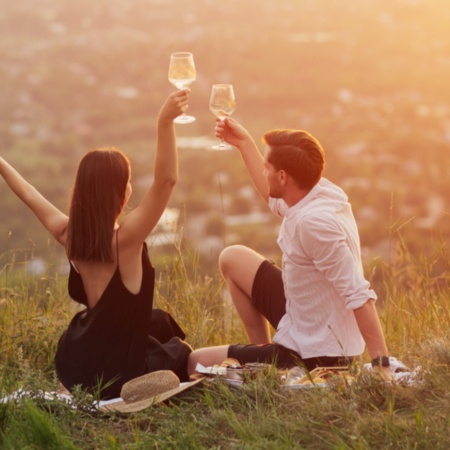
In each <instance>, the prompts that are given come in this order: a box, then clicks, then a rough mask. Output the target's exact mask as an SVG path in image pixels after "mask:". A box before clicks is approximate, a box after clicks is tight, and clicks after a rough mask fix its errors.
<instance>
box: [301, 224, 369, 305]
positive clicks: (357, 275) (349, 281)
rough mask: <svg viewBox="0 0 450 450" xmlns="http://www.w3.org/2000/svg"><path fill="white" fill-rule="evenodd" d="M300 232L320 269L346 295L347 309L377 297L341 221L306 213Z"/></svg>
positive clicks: (307, 251)
mask: <svg viewBox="0 0 450 450" xmlns="http://www.w3.org/2000/svg"><path fill="white" fill-rule="evenodd" d="M298 236H299V238H300V242H301V245H302V247H303V249H304V251H305V253H306V254H307V255H308V256H309V257H310V258H311V260H312V261H313V263H314V265H315V266H316V268H317V270H318V271H319V272H320V273H322V274H323V276H324V278H325V279H326V280H327V281H328V282H329V283H330V284H331V285H332V286H333V287H334V289H335V290H336V291H337V293H338V294H339V296H340V297H341V298H342V299H344V301H345V307H346V309H350V310H354V309H357V308H360V307H361V306H363V305H364V304H365V303H366V302H367V301H368V300H369V299H373V300H376V299H377V295H376V293H375V291H374V290H373V289H371V288H370V283H369V282H368V281H367V280H366V279H365V278H364V274H363V268H362V264H361V260H360V258H358V257H357V256H355V251H352V249H351V248H350V245H351V243H349V241H348V239H346V236H345V233H344V232H343V231H342V230H341V229H340V227H339V224H337V223H336V222H335V221H333V220H327V218H323V220H321V218H317V217H315V218H314V220H310V218H308V217H306V218H304V220H302V222H301V223H300V224H299V228H298ZM357 255H359V252H358V253H357Z"/></svg>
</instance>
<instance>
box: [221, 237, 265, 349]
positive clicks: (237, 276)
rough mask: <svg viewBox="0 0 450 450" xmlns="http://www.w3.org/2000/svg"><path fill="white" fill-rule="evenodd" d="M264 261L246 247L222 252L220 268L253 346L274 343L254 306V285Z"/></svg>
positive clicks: (261, 316) (228, 248)
mask: <svg viewBox="0 0 450 450" xmlns="http://www.w3.org/2000/svg"><path fill="white" fill-rule="evenodd" d="M264 259H265V258H264V257H263V256H261V255H260V254H259V253H256V252H255V251H253V250H252V249H250V248H248V247H244V246H243V245H233V246H231V247H227V248H226V249H224V250H223V251H222V253H221V254H220V257H219V267H220V270H221V272H222V275H223V277H224V279H225V282H226V283H227V286H228V289H229V291H230V294H231V297H232V299H233V302H234V305H235V307H236V310H237V312H238V313H239V315H240V317H241V320H242V323H243V324H244V327H245V330H246V332H247V336H248V338H249V341H250V343H251V344H268V343H270V342H271V338H270V330H269V323H268V321H267V320H266V318H265V317H264V316H263V315H262V314H261V313H260V312H259V310H258V309H257V308H256V307H255V306H254V305H253V303H252V299H251V295H252V288H253V281H254V280H255V275H256V272H257V271H258V269H259V266H260V265H261V263H262V262H263V261H264Z"/></svg>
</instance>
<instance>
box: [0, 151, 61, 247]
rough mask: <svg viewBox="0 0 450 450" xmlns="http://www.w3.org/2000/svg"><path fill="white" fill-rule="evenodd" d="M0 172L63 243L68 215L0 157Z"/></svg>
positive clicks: (12, 188) (53, 234)
mask: <svg viewBox="0 0 450 450" xmlns="http://www.w3.org/2000/svg"><path fill="white" fill-rule="evenodd" d="M0 174H1V176H2V178H3V179H4V180H5V181H6V184H7V185H8V186H9V187H10V188H11V190H12V191H13V192H14V193H15V194H16V195H17V197H19V198H20V200H22V202H23V203H25V205H27V206H28V207H29V208H30V209H31V210H32V211H33V212H34V214H35V215H36V217H37V218H38V219H39V220H40V221H41V223H42V225H44V227H45V228H46V229H47V230H48V232H49V233H50V234H51V235H52V236H53V237H54V238H55V239H56V240H57V241H58V242H60V243H61V244H62V245H64V243H65V237H66V233H65V232H66V229H67V223H68V220H69V219H68V217H67V215H66V214H64V213H63V212H61V211H60V210H59V209H58V208H56V206H54V205H53V204H52V203H50V202H49V201H48V200H47V199H46V198H45V197H44V196H43V195H42V194H41V193H40V192H39V191H38V190H37V189H36V188H35V187H34V186H32V185H31V184H30V183H29V182H28V181H26V180H25V178H23V177H22V175H20V173H19V172H17V170H16V169H14V167H12V166H11V165H10V164H8V163H7V162H6V161H5V160H4V159H3V158H1V157H0Z"/></svg>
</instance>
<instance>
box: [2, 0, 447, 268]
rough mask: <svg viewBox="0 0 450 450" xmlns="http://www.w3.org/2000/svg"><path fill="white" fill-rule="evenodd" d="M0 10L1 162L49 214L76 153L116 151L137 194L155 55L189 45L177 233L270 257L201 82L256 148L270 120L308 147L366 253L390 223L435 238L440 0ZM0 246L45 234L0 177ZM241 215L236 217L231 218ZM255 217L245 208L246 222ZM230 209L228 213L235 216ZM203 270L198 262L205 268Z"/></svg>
mask: <svg viewBox="0 0 450 450" xmlns="http://www.w3.org/2000/svg"><path fill="white" fill-rule="evenodd" d="M3 3H4V4H3V5H2V8H1V11H0V56H1V58H0V68H1V70H0V82H1V86H2V101H1V104H0V116H1V121H0V145H1V149H2V155H3V156H4V157H5V158H6V159H7V160H9V161H10V162H11V163H13V164H14V165H15V166H16V167H17V168H18V169H19V171H21V172H22V173H23V174H24V175H25V176H26V177H27V178H28V179H30V181H31V182H33V183H34V184H35V185H36V186H37V187H38V189H40V190H41V191H42V192H43V193H44V194H45V195H47V196H48V197H49V198H50V199H51V200H53V201H54V202H56V204H57V205H58V206H59V207H61V208H65V207H66V204H67V197H68V192H69V189H70V186H71V183H72V180H73V177H74V173H75V169H76V164H77V162H78V160H79V158H80V157H81V155H82V154H83V153H84V152H85V151H86V150H87V149H89V148H92V147H96V146H98V147H103V146H117V147H119V148H121V149H122V150H123V151H125V152H126V153H127V155H129V157H130V158H131V160H132V164H133V170H134V174H133V175H134V184H135V186H134V187H135V193H134V196H133V198H132V201H137V200H138V199H139V197H140V194H141V192H142V191H141V189H140V188H141V187H145V186H146V185H147V184H148V181H149V179H148V176H149V175H150V173H151V164H152V154H153V149H154V136H155V128H154V123H155V119H156V114H157V111H158V109H159V107H160V105H161V104H162V102H163V100H164V98H165V96H166V94H167V93H168V92H170V90H171V89H173V88H172V87H171V85H170V84H169V83H168V81H167V70H168V62H169V56H170V53H171V52H173V51H180V50H183V51H184V50H186V51H191V52H193V54H194V58H195V62H196V68H197V82H196V83H195V84H194V85H192V94H191V99H192V101H191V105H190V112H191V113H192V114H194V115H195V116H196V117H197V121H196V122H195V123H193V124H190V125H184V126H181V125H178V126H177V133H178V136H179V137H180V139H179V144H180V168H181V177H180V182H179V185H178V187H177V189H176V191H175V194H174V196H173V199H172V201H171V207H172V208H174V209H176V210H178V211H179V217H180V219H179V220H180V222H179V223H184V224H185V226H183V237H184V238H186V239H190V240H192V241H193V242H194V246H197V245H198V246H199V249H200V251H201V252H203V253H205V254H210V255H212V256H211V257H212V258H213V259H214V258H215V254H216V252H217V251H218V250H220V248H221V247H223V245H226V244H228V243H233V242H240V243H245V244H248V245H252V246H255V247H256V248H258V249H259V250H260V251H262V252H268V253H273V254H276V253H277V252H278V249H277V248H276V244H275V242H274V238H275V236H276V232H277V227H278V225H279V223H278V221H277V219H276V218H271V217H263V220H265V221H267V220H268V221H269V222H268V225H267V222H266V224H265V225H261V224H260V219H259V218H258V213H259V212H261V211H262V212H265V209H264V205H262V203H261V202H260V200H259V198H257V197H256V196H255V195H254V192H253V190H252V186H251V185H250V183H249V181H248V178H247V175H246V173H245V170H244V169H243V166H242V163H241V161H240V157H239V155H238V154H237V152H236V151H231V152H224V153H222V154H218V153H217V152H208V151H207V150H208V148H209V147H210V145H211V143H212V142H213V141H214V140H215V137H214V134H213V127H214V117H213V115H212V114H211V113H210V112H209V110H208V99H209V93H210V89H211V85H212V84H213V83H217V82H227V83H232V84H233V85H234V87H235V92H236V97H237V109H236V112H235V114H234V116H235V117H236V118H237V119H238V120H240V121H242V123H244V124H245V125H246V126H247V127H248V129H249V130H250V131H251V132H252V134H253V135H254V137H255V139H256V140H257V141H259V139H260V136H261V135H262V133H263V132H264V131H266V130H267V129H270V128H276V127H292V128H303V129H307V130H309V131H310V132H312V133H313V134H314V135H316V136H317V137H318V138H319V139H320V141H321V142H322V143H323V145H324V147H325V150H326V153H327V157H328V167H327V170H326V174H325V175H326V176H327V177H328V178H330V179H331V180H333V181H335V182H338V183H340V184H341V185H342V186H343V187H344V188H345V189H346V191H347V192H348V194H349V197H350V199H351V201H352V203H353V206H354V211H355V215H356V217H357V220H358V224H359V226H360V230H361V239H362V244H363V247H364V250H365V255H367V257H369V258H373V257H386V256H387V255H388V246H389V245H388V243H389V240H390V238H391V237H392V236H394V235H396V234H397V231H398V230H399V229H401V233H402V239H403V240H404V241H405V242H406V243H407V244H408V246H410V248H411V250H412V251H413V253H420V252H421V251H422V250H423V249H426V248H427V247H428V246H429V242H430V238H432V237H436V236H440V235H442V236H443V237H444V239H446V238H447V237H448V236H449V234H450V225H449V222H450V221H449V220H448V195H447V192H448V179H449V172H450V168H449V164H448V160H449V150H450V104H449V99H450V84H449V83H448V80H449V77H450V37H449V34H448V29H449V23H450V11H449V8H448V5H447V3H446V2H444V1H443V0H441V1H439V0H433V1H427V2H426V1H417V0H394V1H392V0H361V1H358V2H345V3H344V4H343V3H342V2H335V1H333V0H320V1H312V0H310V1H307V0H303V1H291V0H281V1H280V0H277V1H276V0H264V1H263V2H262V1H258V0H245V1H240V0H232V1H228V2H226V3H223V2H217V1H214V0H192V1H190V2H188V3H186V2H179V1H175V0H172V1H170V0H153V1H152V0H133V1H131V0H122V1H120V0H101V1H96V2H95V3H92V2H90V1H87V0H77V1H64V2H57V1H55V0H47V1H39V2H35V1H33V0H22V1H20V2H3ZM1 194H2V220H1V223H0V253H4V252H5V251H6V250H7V249H9V250H11V249H22V250H23V249H31V248H34V250H35V252H36V253H37V254H38V255H41V256H42V257H44V258H45V259H46V260H48V258H51V256H50V254H49V253H51V252H48V250H47V248H46V245H47V244H46V236H45V234H43V233H42V232H41V230H40V227H39V225H38V223H37V222H36V221H35V219H33V218H32V216H31V215H30V213H29V212H28V211H26V210H25V209H24V207H23V206H22V205H21V204H19V202H18V201H16V199H15V198H14V197H13V196H12V194H10V193H9V192H8V190H7V189H6V188H3V187H2V193H1ZM250 213H253V216H251V217H250V218H245V217H243V216H242V215H247V214H250ZM255 213H256V216H255ZM233 216H239V218H237V219H236V220H233ZM212 264H213V263H212Z"/></svg>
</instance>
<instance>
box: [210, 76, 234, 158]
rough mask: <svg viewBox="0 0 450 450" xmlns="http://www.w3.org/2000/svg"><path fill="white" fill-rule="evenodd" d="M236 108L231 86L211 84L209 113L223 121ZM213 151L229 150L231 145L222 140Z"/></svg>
mask: <svg viewBox="0 0 450 450" xmlns="http://www.w3.org/2000/svg"><path fill="white" fill-rule="evenodd" d="M235 108H236V100H235V97H234V90H233V86H232V85H231V84H213V87H212V89H211V98H210V100H209V109H210V110H211V112H212V113H213V114H214V115H215V116H217V117H219V118H220V119H221V120H224V119H225V118H226V117H228V116H230V115H231V114H233V112H234V109H235ZM211 148H212V149H213V150H231V149H232V148H233V146H232V145H230V144H227V143H226V142H225V141H224V140H223V139H222V141H221V142H220V144H218V145H213V146H212V147H211Z"/></svg>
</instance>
